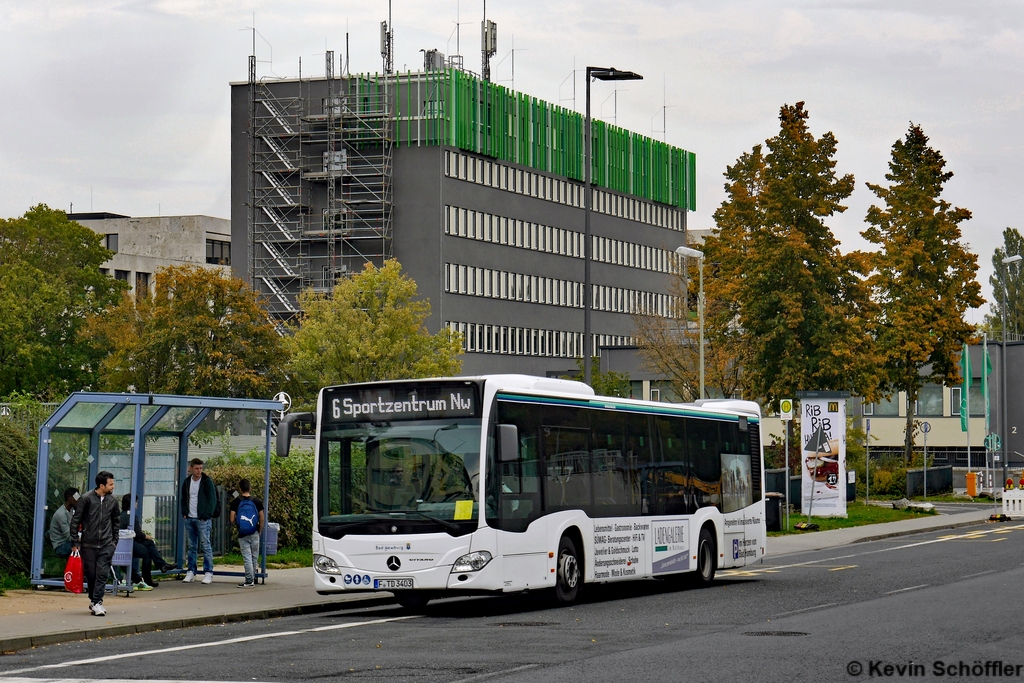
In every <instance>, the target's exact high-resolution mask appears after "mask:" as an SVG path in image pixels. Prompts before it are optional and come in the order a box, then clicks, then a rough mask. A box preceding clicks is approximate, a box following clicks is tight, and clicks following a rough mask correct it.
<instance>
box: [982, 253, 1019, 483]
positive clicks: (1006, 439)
mask: <svg viewBox="0 0 1024 683" xmlns="http://www.w3.org/2000/svg"><path fill="white" fill-rule="evenodd" d="M1021 259H1024V256H1021V255H1020V254H1014V255H1013V256H1007V257H1006V258H1004V259H1003V265H1005V266H1007V268H1006V272H1005V273H1003V278H1002V279H1003V356H1002V358H1001V361H1002V362H1001V363H1000V365H1002V366H1003V367H1002V375H1003V380H1002V382H1001V383H1000V384H1001V385H1002V390H1003V391H1002V394H1003V400H1002V401H1000V403H1002V404H1003V419H1002V424H1001V425H1000V431H1002V432H1003V442H1002V444H1001V446H1000V449H999V450H1000V455H1001V456H1002V458H1003V481H1004V482H1005V481H1006V469H1007V462H1006V460H1007V457H1006V453H1007V451H1009V449H1010V430H1009V429H1008V428H1007V426H1006V425H1007V423H1008V418H1007V410H1006V300H1007V296H1006V277H1007V276H1008V275H1009V274H1010V268H1009V266H1010V264H1012V263H1019V262H1020V260H1021ZM982 372H984V369H982Z"/></svg>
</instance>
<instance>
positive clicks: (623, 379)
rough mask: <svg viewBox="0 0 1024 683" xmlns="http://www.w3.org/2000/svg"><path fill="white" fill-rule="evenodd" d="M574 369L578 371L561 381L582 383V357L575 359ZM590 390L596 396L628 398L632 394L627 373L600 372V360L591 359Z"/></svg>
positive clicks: (565, 376)
mask: <svg viewBox="0 0 1024 683" xmlns="http://www.w3.org/2000/svg"><path fill="white" fill-rule="evenodd" d="M576 369H577V370H578V371H579V372H577V373H576V374H574V375H564V376H563V377H562V379H574V380H576V381H577V382H582V381H583V357H582V356H579V357H577V358H576ZM590 380H591V381H590V388H591V389H593V390H594V393H595V394H597V395H598V396H618V397H619V398H629V397H630V396H632V394H633V387H632V384H631V383H630V381H629V373H628V372H615V371H614V370H609V371H608V372H601V359H600V358H596V357H595V358H593V359H591V361H590Z"/></svg>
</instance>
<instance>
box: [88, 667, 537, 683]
mask: <svg viewBox="0 0 1024 683" xmlns="http://www.w3.org/2000/svg"><path fill="white" fill-rule="evenodd" d="M538 666H540V664H524V665H523V666H517V667H515V668H514V669H505V670H504V671H492V672H491V673H489V674H479V675H477V676H470V677H469V678H460V679H459V680H457V681H452V683H470V681H482V680H485V679H487V678H494V677H495V676H504V675H505V674H514V673H516V672H517V671H526V670H527V669H536V668H537V667H538ZM104 683H107V682H106V681H105V682H104Z"/></svg>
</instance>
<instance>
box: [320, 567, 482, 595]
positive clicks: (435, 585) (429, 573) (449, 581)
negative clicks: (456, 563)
mask: <svg viewBox="0 0 1024 683" xmlns="http://www.w3.org/2000/svg"><path fill="white" fill-rule="evenodd" d="M500 564H501V561H500V558H495V559H493V560H491V561H490V562H488V563H487V565H486V566H485V567H484V568H483V569H479V570H477V571H472V572H457V573H454V574H453V573H452V565H450V564H448V565H439V566H436V567H430V568H428V569H417V570H415V571H401V570H399V571H396V572H388V573H387V574H385V573H382V572H379V571H370V570H363V569H358V568H356V567H340V566H339V567H338V568H337V570H336V571H332V572H323V571H320V570H319V569H318V568H314V577H315V578H314V580H313V584H314V588H316V592H317V593H321V594H327V593H342V592H357V591H358V592H373V591H389V592H394V591H396V590H398V591H402V590H416V591H421V590H422V591H433V592H445V591H449V590H451V591H467V592H476V591H479V592H494V591H501V589H502V571H501V567H500Z"/></svg>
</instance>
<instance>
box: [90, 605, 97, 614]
mask: <svg viewBox="0 0 1024 683" xmlns="http://www.w3.org/2000/svg"><path fill="white" fill-rule="evenodd" d="M89 613H90V614H96V603H95V602H90V603H89Z"/></svg>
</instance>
